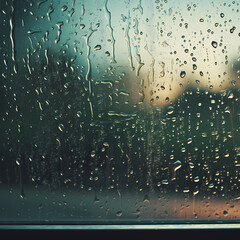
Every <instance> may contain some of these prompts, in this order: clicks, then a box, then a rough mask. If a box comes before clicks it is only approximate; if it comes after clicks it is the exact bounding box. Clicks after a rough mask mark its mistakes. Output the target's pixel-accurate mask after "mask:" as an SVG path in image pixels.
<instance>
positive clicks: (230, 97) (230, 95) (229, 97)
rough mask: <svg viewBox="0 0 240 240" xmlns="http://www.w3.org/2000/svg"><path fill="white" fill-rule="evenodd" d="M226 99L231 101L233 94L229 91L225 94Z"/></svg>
mask: <svg viewBox="0 0 240 240" xmlns="http://www.w3.org/2000/svg"><path fill="white" fill-rule="evenodd" d="M227 97H228V99H232V98H233V97H234V94H233V92H232V91H231V90H230V91H229V92H228V94H227Z"/></svg>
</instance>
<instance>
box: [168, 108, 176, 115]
mask: <svg viewBox="0 0 240 240" xmlns="http://www.w3.org/2000/svg"><path fill="white" fill-rule="evenodd" d="M173 112H174V107H173V106H169V107H168V109H167V114H169V115H170V114H172V113H173Z"/></svg>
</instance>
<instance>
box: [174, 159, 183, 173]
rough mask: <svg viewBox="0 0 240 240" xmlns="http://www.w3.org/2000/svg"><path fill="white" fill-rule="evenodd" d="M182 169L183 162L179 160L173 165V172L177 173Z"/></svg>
mask: <svg viewBox="0 0 240 240" xmlns="http://www.w3.org/2000/svg"><path fill="white" fill-rule="evenodd" d="M181 167H182V162H181V161H180V160H177V161H176V162H174V163H173V170H174V171H175V172H176V171H177V170H178V169H179V168H181Z"/></svg>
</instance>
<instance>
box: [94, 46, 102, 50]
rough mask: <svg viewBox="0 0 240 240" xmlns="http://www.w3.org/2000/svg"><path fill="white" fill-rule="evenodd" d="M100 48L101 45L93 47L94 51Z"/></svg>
mask: <svg viewBox="0 0 240 240" xmlns="http://www.w3.org/2000/svg"><path fill="white" fill-rule="evenodd" d="M101 49H102V46H101V45H96V46H95V47H94V50H95V51H97V50H101Z"/></svg>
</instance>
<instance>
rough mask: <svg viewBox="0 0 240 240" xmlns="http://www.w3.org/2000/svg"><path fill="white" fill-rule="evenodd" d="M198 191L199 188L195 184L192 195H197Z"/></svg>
mask: <svg viewBox="0 0 240 240" xmlns="http://www.w3.org/2000/svg"><path fill="white" fill-rule="evenodd" d="M198 193H199V188H198V186H196V187H195V188H194V191H193V195H197V194H198Z"/></svg>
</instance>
